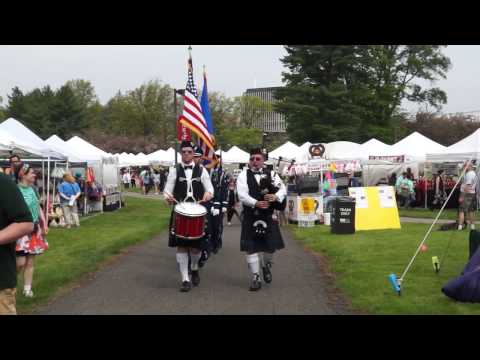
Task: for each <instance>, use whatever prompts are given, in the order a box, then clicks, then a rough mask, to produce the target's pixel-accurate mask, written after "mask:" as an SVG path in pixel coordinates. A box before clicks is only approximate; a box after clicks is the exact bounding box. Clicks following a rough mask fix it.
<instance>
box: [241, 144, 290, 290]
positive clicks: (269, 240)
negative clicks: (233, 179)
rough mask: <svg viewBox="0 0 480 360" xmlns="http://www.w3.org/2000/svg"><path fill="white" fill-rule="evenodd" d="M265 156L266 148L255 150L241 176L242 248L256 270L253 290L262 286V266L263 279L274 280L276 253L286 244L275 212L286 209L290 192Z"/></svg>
mask: <svg viewBox="0 0 480 360" xmlns="http://www.w3.org/2000/svg"><path fill="white" fill-rule="evenodd" d="M265 157H266V154H265V153H264V152H263V151H262V149H260V148H255V149H252V150H251V151H250V162H249V166H248V168H247V169H244V170H243V171H242V172H241V173H240V175H239V176H238V179H237V192H238V197H239V199H240V201H241V202H242V204H243V219H242V230H241V237H240V250H241V251H242V252H245V253H246V260H247V264H248V267H249V269H250V271H251V273H252V280H251V284H250V291H258V290H260V289H261V287H262V281H261V278H260V266H261V267H262V273H263V280H264V281H265V282H266V283H271V282H272V271H271V268H272V264H273V254H274V253H275V251H277V250H280V249H283V248H284V247H285V245H284V242H283V238H282V234H281V232H280V227H279V224H278V221H277V220H276V219H274V218H273V213H274V210H276V209H277V210H284V209H285V205H286V195H287V192H286V188H285V184H284V183H283V182H282V180H281V179H280V177H279V176H278V174H276V173H275V172H274V171H271V170H267V169H266V167H265V165H264V163H265Z"/></svg>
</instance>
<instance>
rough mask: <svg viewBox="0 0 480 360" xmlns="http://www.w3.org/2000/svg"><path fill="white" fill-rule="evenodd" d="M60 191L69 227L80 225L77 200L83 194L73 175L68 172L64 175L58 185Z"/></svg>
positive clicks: (61, 202) (61, 203)
mask: <svg viewBox="0 0 480 360" xmlns="http://www.w3.org/2000/svg"><path fill="white" fill-rule="evenodd" d="M58 193H59V195H60V206H61V207H62V211H63V215H64V216H65V223H66V224H67V229H70V228H71V226H72V225H76V226H80V220H79V219H78V209H77V200H78V198H79V197H80V195H81V191H80V187H79V186H78V184H77V183H76V182H75V179H74V178H73V176H72V175H70V174H68V173H67V174H65V175H63V182H62V183H61V184H60V185H59V186H58Z"/></svg>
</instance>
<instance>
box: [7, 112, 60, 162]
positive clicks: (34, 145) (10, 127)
mask: <svg viewBox="0 0 480 360" xmlns="http://www.w3.org/2000/svg"><path fill="white" fill-rule="evenodd" d="M0 131H2V138H3V137H6V138H7V140H8V139H9V140H10V143H11V144H12V145H13V146H17V147H18V148H20V149H22V148H23V149H26V150H27V151H30V152H31V153H32V154H35V155H40V156H42V158H51V159H62V160H63V159H66V156H64V155H63V154H62V153H60V152H58V151H55V150H53V149H51V148H50V147H49V146H48V145H47V144H46V143H45V141H43V140H42V139H41V138H40V137H39V136H38V135H36V134H35V133H34V132H33V131H31V130H30V129H29V128H27V127H26V126H25V125H23V124H22V123H20V122H19V121H17V120H15V119H13V118H9V119H7V120H5V121H4V122H2V123H0ZM4 145H6V146H7V147H8V146H9V145H8V144H4Z"/></svg>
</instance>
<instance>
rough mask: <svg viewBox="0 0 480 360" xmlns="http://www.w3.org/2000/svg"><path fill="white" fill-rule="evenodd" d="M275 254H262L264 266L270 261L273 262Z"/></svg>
mask: <svg viewBox="0 0 480 360" xmlns="http://www.w3.org/2000/svg"><path fill="white" fill-rule="evenodd" d="M272 262H273V254H272V253H263V256H262V267H265V266H267V264H268V263H270V264H272Z"/></svg>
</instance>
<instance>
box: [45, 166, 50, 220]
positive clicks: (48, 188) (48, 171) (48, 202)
mask: <svg viewBox="0 0 480 360" xmlns="http://www.w3.org/2000/svg"><path fill="white" fill-rule="evenodd" d="M49 206H50V156H48V163H47V206H45V219H48V208H49Z"/></svg>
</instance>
